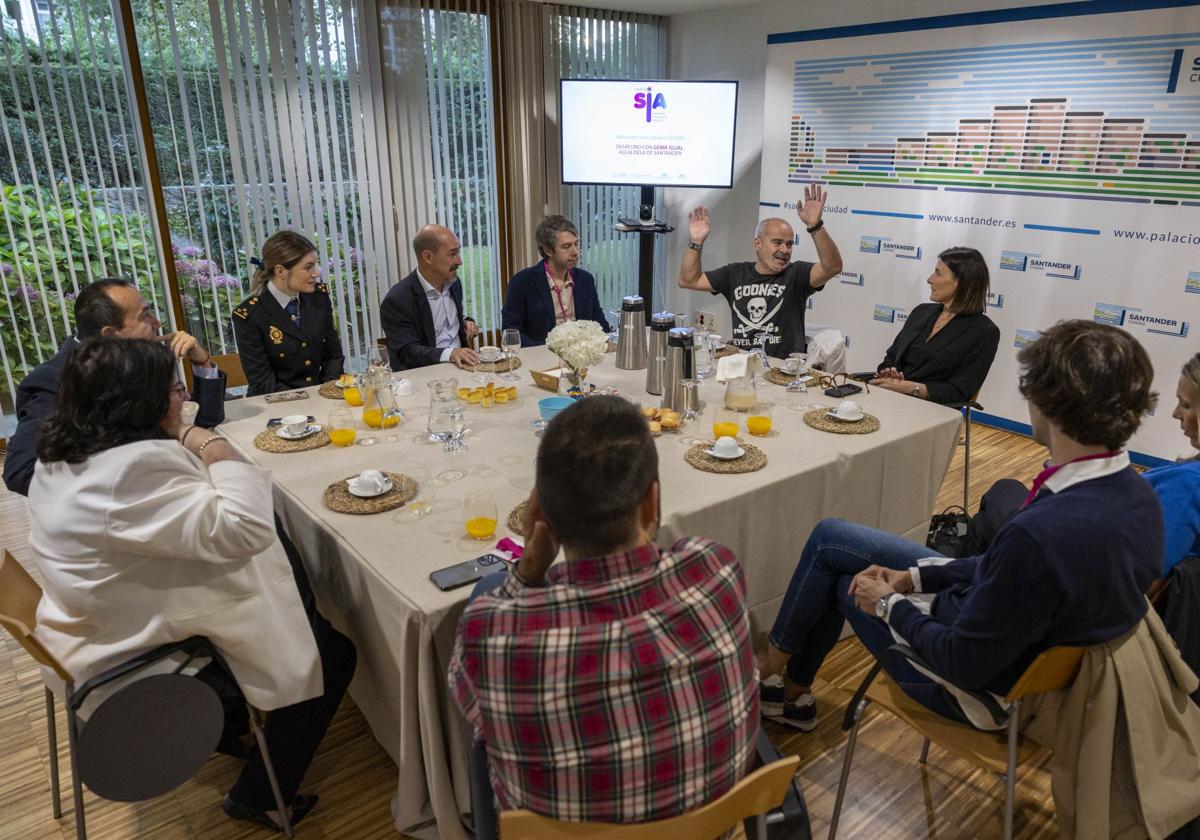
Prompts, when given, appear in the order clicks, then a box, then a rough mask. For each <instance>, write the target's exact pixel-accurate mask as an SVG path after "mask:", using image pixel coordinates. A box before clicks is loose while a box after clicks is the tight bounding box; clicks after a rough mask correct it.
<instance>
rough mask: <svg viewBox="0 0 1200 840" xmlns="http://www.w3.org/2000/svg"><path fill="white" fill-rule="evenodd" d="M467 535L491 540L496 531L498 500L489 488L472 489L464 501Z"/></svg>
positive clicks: (474, 538)
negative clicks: (493, 496)
mask: <svg viewBox="0 0 1200 840" xmlns="http://www.w3.org/2000/svg"><path fill="white" fill-rule="evenodd" d="M463 515H464V518H465V519H466V528H467V536H468V537H470V538H471V539H473V540H490V539H491V538H492V535H493V534H495V533H496V501H495V499H493V498H492V494H491V493H489V492H488V491H487V490H472V491H471V492H470V493H468V494H467V498H466V500H465V501H464V502H463Z"/></svg>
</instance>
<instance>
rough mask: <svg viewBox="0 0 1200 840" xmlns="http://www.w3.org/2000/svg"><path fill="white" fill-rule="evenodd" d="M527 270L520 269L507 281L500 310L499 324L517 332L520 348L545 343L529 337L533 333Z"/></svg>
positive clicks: (543, 340) (530, 290) (543, 339)
mask: <svg viewBox="0 0 1200 840" xmlns="http://www.w3.org/2000/svg"><path fill="white" fill-rule="evenodd" d="M528 272H529V269H522V270H521V271H518V272H517V273H516V274H514V275H513V276H512V279H511V280H509V281H508V292H507V293H506V294H505V295H504V308H503V309H501V310H500V324H501V326H502V327H503V329H506V330H519V331H520V333H521V346H522V347H535V346H537V345H539V344H543V343H544V342H545V338H544V337H543V338H542V339H541V340H539V339H536V338H534V337H533V336H532V335H530V333H531V332H533V331H534V325H533V323H532V321H533V312H531V308H532V307H531V304H532V303H533V301H532V300H530V295H531V293H532V291H533V290H532V289H531V288H530V285H529V274H528Z"/></svg>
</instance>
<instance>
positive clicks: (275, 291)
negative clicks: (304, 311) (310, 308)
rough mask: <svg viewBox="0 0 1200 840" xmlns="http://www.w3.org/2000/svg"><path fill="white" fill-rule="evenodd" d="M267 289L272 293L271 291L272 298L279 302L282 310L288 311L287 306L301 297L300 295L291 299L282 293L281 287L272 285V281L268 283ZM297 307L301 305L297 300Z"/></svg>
mask: <svg viewBox="0 0 1200 840" xmlns="http://www.w3.org/2000/svg"><path fill="white" fill-rule="evenodd" d="M267 288H268V289H270V291H271V297H273V298H275V300H277V301H278V302H279V308H280V309H284V310H286V309H287V305H288V304H289V303H291V302H292V301H294V300H297V299H298V298H299V297H300V296H299V295H292V296H291V297H288V296H287V294H285V293H284V292H282V291H280V289H279V287H278V286H276V285H275V284H274V283H272V282H271V281H270V280H268V281H267ZM297 305H299V301H298V300H297Z"/></svg>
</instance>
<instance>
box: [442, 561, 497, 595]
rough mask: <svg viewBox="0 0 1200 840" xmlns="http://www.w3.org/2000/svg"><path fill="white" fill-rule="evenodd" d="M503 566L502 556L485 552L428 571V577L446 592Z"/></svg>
mask: <svg viewBox="0 0 1200 840" xmlns="http://www.w3.org/2000/svg"><path fill="white" fill-rule="evenodd" d="M503 568H504V558H503V557H501V556H500V555H499V554H485V555H483V556H482V557H476V558H475V559H474V560H464V561H462V562H461V563H455V564H454V565H453V566H447V567H446V568H444V569H438V570H437V571H435V572H430V573H429V579H430V580H431V581H433V583H434V585H435V586H436V587H437V588H438V589H440V590H442V591H443V592H446V591H448V590H450V589H457V588H458V587H460V586H466V585H467V584H468V583H474V582H475V581H477V580H479V579H480V578H481V577H483V576H484V575H490V574H491V573H492V572H495V571H498V570H500V569H503Z"/></svg>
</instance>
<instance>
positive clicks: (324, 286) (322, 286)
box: [316, 281, 329, 295]
mask: <svg viewBox="0 0 1200 840" xmlns="http://www.w3.org/2000/svg"><path fill="white" fill-rule="evenodd" d="M316 291H318V292H320V293H321V294H323V295H327V294H329V284H328V283H322V282H320V281H317V288H316Z"/></svg>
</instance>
